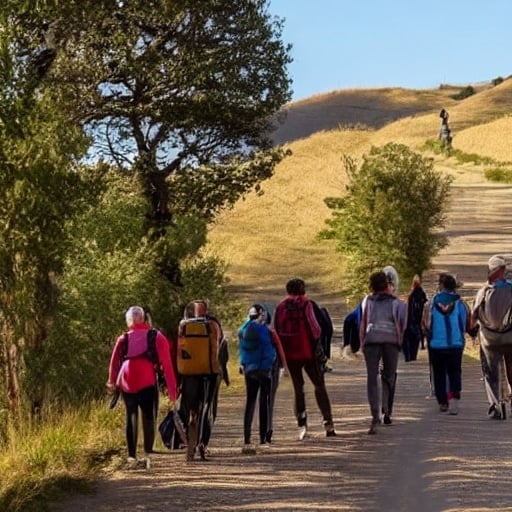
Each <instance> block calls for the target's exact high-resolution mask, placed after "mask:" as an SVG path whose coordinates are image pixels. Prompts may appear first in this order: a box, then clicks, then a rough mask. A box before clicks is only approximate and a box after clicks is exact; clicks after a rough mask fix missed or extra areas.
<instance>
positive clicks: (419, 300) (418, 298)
mask: <svg viewBox="0 0 512 512" xmlns="http://www.w3.org/2000/svg"><path fill="white" fill-rule="evenodd" d="M426 302H427V294H426V293H425V290H424V289H423V287H422V286H421V279H420V276H419V275H417V274H416V275H415V276H414V277H413V280H412V285H411V290H410V291H409V294H408V295H407V327H406V329H405V333H404V343H403V346H402V349H403V353H404V359H405V361H406V362H409V361H416V359H417V358H418V349H419V346H420V343H421V348H422V349H424V348H425V342H424V335H423V330H422V327H421V319H422V317H423V308H424V307H425V303H426Z"/></svg>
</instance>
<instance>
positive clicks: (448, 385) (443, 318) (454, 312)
mask: <svg viewBox="0 0 512 512" xmlns="http://www.w3.org/2000/svg"><path fill="white" fill-rule="evenodd" d="M456 289H457V280H456V279H455V277H454V276H453V275H451V274H449V273H446V272H443V273H441V274H440V275H439V291H438V293H436V294H435V295H434V297H432V299H431V300H429V301H428V302H427V304H426V305H425V308H424V314H423V321H422V323H423V328H424V330H425V332H427V333H428V344H429V349H430V361H431V365H432V373H433V379H434V393H435V396H436V399H437V403H438V405H439V410H440V411H441V412H446V411H448V413H449V414H452V415H456V414H458V413H459V400H460V397H461V390H462V353H463V351H464V346H465V338H464V333H465V332H469V331H470V316H469V314H468V313H469V308H468V306H467V304H466V303H465V302H464V301H463V300H462V299H461V297H460V295H459V294H457V292H456Z"/></svg>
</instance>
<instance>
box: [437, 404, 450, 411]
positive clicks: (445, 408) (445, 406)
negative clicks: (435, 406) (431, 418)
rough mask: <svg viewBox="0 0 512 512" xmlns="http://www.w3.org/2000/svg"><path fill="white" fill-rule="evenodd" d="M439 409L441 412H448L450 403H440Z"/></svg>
mask: <svg viewBox="0 0 512 512" xmlns="http://www.w3.org/2000/svg"><path fill="white" fill-rule="evenodd" d="M439 410H440V411H441V412H446V411H447V410H448V404H440V405H439Z"/></svg>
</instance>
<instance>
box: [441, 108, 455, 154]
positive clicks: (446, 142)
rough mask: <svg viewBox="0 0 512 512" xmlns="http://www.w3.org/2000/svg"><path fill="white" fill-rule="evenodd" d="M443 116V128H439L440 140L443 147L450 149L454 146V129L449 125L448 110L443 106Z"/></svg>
mask: <svg viewBox="0 0 512 512" xmlns="http://www.w3.org/2000/svg"><path fill="white" fill-rule="evenodd" d="M439 117H440V118H441V129H440V130H439V140H440V141H441V144H442V146H443V148H445V149H450V148H451V147H452V131H451V130H450V127H449V126H448V117H449V115H448V112H447V111H446V110H445V109H444V108H443V109H441V112H440V113H439Z"/></svg>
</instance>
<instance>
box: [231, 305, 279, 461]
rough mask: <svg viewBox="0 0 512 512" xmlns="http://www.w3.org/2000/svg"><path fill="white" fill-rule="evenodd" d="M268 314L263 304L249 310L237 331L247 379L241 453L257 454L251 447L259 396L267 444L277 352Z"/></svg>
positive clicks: (261, 427)
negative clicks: (268, 321) (268, 324)
mask: <svg viewBox="0 0 512 512" xmlns="http://www.w3.org/2000/svg"><path fill="white" fill-rule="evenodd" d="M266 318H267V311H266V310H265V308H264V307H263V306H261V305H260V304H254V305H253V306H251V308H250V309H249V317H248V319H247V320H246V322H245V323H244V324H243V325H242V326H241V327H240V329H239V330H238V340H239V350H240V369H241V371H242V373H243V375H244V380H245V393H246V399H245V410H244V447H243V449H242V453H255V449H254V447H253V446H252V445H251V430H252V420H253V417H254V410H255V408H256V402H257V400H258V395H259V433H260V444H261V445H264V444H266V442H267V434H268V432H269V430H270V429H269V423H268V420H269V416H270V392H271V386H272V373H271V372H272V367H273V365H274V362H275V360H276V350H275V348H274V345H273V343H272V335H271V332H270V329H269V328H268V326H267V324H266Z"/></svg>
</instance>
